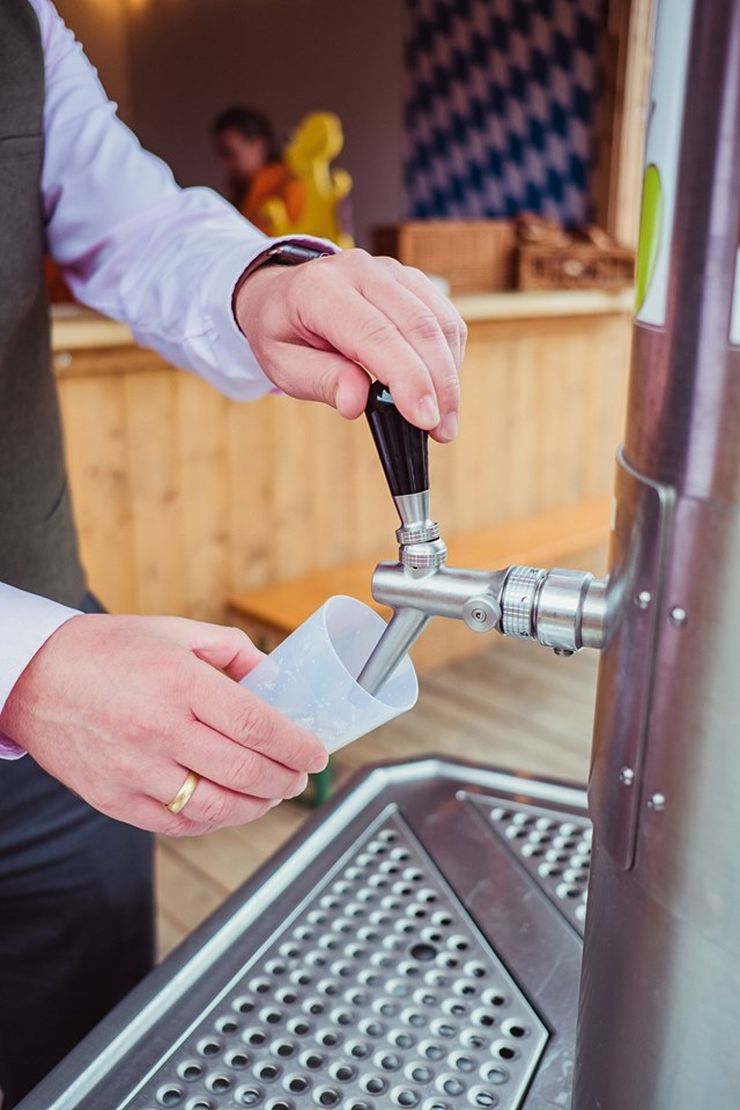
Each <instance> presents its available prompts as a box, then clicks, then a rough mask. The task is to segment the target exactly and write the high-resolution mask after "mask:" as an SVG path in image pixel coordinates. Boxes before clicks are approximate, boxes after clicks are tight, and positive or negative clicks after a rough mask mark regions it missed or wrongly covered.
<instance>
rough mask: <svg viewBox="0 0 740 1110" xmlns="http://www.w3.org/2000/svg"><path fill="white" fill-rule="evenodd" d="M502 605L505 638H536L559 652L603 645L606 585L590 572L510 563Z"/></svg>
mask: <svg viewBox="0 0 740 1110" xmlns="http://www.w3.org/2000/svg"><path fill="white" fill-rule="evenodd" d="M500 604H501V625H500V631H501V632H502V633H503V635H504V636H513V637H515V638H516V639H519V640H537V642H538V643H540V644H543V645H544V646H545V647H551V648H554V649H555V650H556V651H560V652H576V651H579V650H580V649H581V648H582V647H595V648H598V647H601V645H602V643H603V636H604V625H605V621H606V583H605V582H604V581H602V580H601V579H597V578H594V576H593V574H590V573H589V572H588V571H580V570H568V569H566V568H563V567H555V568H553V569H552V570H544V569H542V568H541V567H526V566H512V567H509V568H508V570H507V572H506V577H505V579H504V583H503V587H502V589H501V596H500Z"/></svg>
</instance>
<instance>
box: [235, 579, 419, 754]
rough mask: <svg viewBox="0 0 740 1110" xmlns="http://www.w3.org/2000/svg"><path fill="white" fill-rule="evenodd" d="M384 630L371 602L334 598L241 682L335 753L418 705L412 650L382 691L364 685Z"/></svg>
mask: <svg viewBox="0 0 740 1110" xmlns="http://www.w3.org/2000/svg"><path fill="white" fill-rule="evenodd" d="M384 629H385V621H384V620H383V618H382V617H381V616H379V615H378V614H377V613H376V612H375V611H374V610H373V609H371V608H370V607H369V606H367V605H365V604H363V602H361V601H358V600H357V599H356V598H354V597H344V596H337V597H330V598H329V599H328V601H326V602H325V603H324V604H323V605H322V606H321V608H320V609H317V610H316V612H315V613H313V614H312V615H311V616H310V617H309V618H308V620H307V621H304V623H303V624H302V625H301V626H300V627H299V628H296V629H295V631H294V632H291V634H290V636H288V637H287V639H285V640H283V642H282V643H281V644H279V645H278V646H277V647H276V648H275V650H274V651H273V652H272V653H271V654H270V655H268V656H267V658H266V659H263V660H262V662H261V663H259V664H258V665H257V666H256V667H255V668H254V670H252V671H250V673H249V674H248V675H247V676H246V677H245V678H243V679H242V682H241V684H242V686H245V687H246V688H247V689H248V690H251V691H252V692H253V693H254V694H257V695H258V697H260V698H262V699H263V700H264V701H266V702H268V703H269V704H270V705H272V706H274V707H275V709H278V710H279V711H280V712H281V713H283V714H284V715H285V716H286V717H289V718H290V720H291V721H295V723H296V724H299V725H302V726H303V727H304V728H307V729H309V730H310V731H311V732H313V733H314V735H316V736H318V737H319V739H320V740H322V741H323V743H324V744H325V745H326V747H327V750H328V751H330V752H335V751H336V750H337V749H338V748H343V747H344V746H345V744H350V743H352V741H353V740H357V739H358V738H359V737H360V736H365V734H366V733H368V732H371V731H372V730H373V729H374V728H378V727H379V726H380V725H383V724H385V723H386V721H390V720H392V719H393V718H394V717H398V716H399V715H400V714H401V713H405V712H406V711H407V710H408V709H411V708H413V706H414V705H415V704H416V699H417V697H418V696H419V683H418V682H417V679H416V672H415V671H414V668H413V665H412V663H411V660H410V659H409V657H408V655H406V656H405V657H404V658H403V659H402V661H401V662H400V663H399V664H398V666H397V667H396V669H395V671H394V672H393V674H392V675H391V676H390V677H389V678H388V679H386V681H385V682H384V683H383V685H382V686H381V687H380V689H379V690H378V692H377V693H376V694H369V693H368V692H367V690H364V689H363V688H362V686H360V685H358V682H357V676H358V675H359V673H360V671H361V670H362V668H363V666H364V665H365V663H366V662H367V660H368V658H369V656H370V653H371V652H372V650H373V648H374V647H375V645H376V644H377V642H378V640H379V639H380V637H381V634H382V632H383V630H384Z"/></svg>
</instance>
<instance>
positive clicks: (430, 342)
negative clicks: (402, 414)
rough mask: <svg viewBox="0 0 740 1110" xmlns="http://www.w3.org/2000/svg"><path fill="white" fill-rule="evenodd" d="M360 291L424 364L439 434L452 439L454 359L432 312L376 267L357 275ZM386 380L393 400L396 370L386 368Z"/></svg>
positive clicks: (454, 426) (456, 388)
mask: <svg viewBox="0 0 740 1110" xmlns="http://www.w3.org/2000/svg"><path fill="white" fill-rule="evenodd" d="M361 291H362V293H363V294H364V296H365V297H366V299H367V300H368V301H369V302H370V304H372V305H374V306H375V307H376V308H377V309H378V311H379V312H382V313H383V314H384V315H385V316H386V317H387V318H388V319H389V320H390V321H391V322H392V323H393V324H394V325H395V327H396V328H397V329H398V330H399V332H400V331H402V332H403V334H404V336H405V337H406V340H407V342H408V343H409V344H410V345H411V346H412V347H413V349H414V350H415V352H416V354H417V355H418V356H419V358H420V359H421V361H422V362H423V363H424V365H425V367H426V368H427V370H428V372H429V375H430V377H431V379H432V383H433V385H434V390H435V395H436V398H437V405H438V407H439V412H440V416H441V421H440V423H439V430H440V438H442V439H445V440H450V439H454V438H455V435H456V433H457V410H458V407H459V404H460V384H459V380H458V373H457V363H456V362H455V359H454V357H453V354H452V350H451V348H450V344H449V342H448V340H447V337H446V335H445V333H444V332H443V331H442V325H441V322H440V320H439V319H438V317H437V315H436V313H435V312H434V311H433V310H432V309H431V308H429V306H428V305H427V304H425V303H424V302H423V301H422V300H421V299H420V298H419V297H418V296H417V295H416V293H415V292H412V291H411V290H410V289H408V288H407V287H406V286H405V285H404V284H403V283H402V282H400V281H397V280H396V279H395V277H393V276H392V275H391V274H390V273H388V272H387V271H386V270H385V269H381V268H380V267H378V268H375V269H374V270H373V272H372V274H371V275H370V274H368V275H365V276H363V277H362V279H361ZM387 384H388V385H389V386H390V388H391V392H392V393H393V397H394V400H396V403H398V402H397V389H398V385H397V374H396V369H395V367H393V368H392V369H390V370H389V371H388V381H387Z"/></svg>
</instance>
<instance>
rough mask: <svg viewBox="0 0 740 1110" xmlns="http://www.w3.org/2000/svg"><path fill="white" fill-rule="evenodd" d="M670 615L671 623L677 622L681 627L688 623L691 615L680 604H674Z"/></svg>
mask: <svg viewBox="0 0 740 1110" xmlns="http://www.w3.org/2000/svg"><path fill="white" fill-rule="evenodd" d="M668 616H669V617H670V621H671V624H675V625H676V627H677V628H680V627H681V626H682V625H684V624H686V621H687V620H688V616H689V615H688V613H687V612H686V610H685V609H684V608H682V607H681V606H680V605H674V606H673V608H672V609H671V611H670V613H669V614H668Z"/></svg>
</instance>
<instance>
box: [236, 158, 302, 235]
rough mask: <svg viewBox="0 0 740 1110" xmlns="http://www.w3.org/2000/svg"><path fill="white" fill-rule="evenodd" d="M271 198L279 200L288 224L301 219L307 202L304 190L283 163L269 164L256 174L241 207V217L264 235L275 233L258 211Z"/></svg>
mask: <svg viewBox="0 0 740 1110" xmlns="http://www.w3.org/2000/svg"><path fill="white" fill-rule="evenodd" d="M273 197H277V198H278V199H279V200H282V202H283V204H284V205H285V210H286V213H287V215H288V219H289V220H290V222H291V223H296V222H297V221H298V220H300V218H301V214H302V212H303V209H304V206H305V203H306V189H305V186H304V184H303V182H302V181H299V180H298V178H296V177H294V176H293V175H292V173H291V172H290V170H289V169H288V168H287V166H284V165H283V163H282V162H268V163H267V165H266V166H263V167H262V169H261V170H258V171H257V173H256V174H255V175H254V177H253V178H252V181H251V183H250V186H249V189H248V190H247V195H246V196H245V198H244V200H243V201H242V204H241V207H240V211H241V214H242V216H246V218H247V219H248V220H249V221H250V223H253V224H254V225H255V227H258V228H259V229H260V231H264V232H265V233H266V234H267V235H272V234H274V229H273V228H272V227H271V226H270V224H271V221H270V219H269V217H267V216H266V215H265V213H264V212H263V211H261V209H262V206H263V205H264V203H265V201H267V200H270V199H271V198H273Z"/></svg>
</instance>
